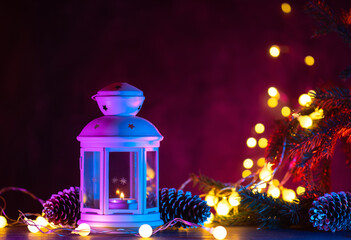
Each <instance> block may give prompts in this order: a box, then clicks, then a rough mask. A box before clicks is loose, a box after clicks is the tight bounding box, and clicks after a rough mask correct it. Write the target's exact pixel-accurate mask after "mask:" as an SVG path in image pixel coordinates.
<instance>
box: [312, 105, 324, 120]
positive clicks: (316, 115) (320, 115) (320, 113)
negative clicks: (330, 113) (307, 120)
mask: <svg viewBox="0 0 351 240" xmlns="http://www.w3.org/2000/svg"><path fill="white" fill-rule="evenodd" d="M310 117H311V118H312V119H313V120H319V119H322V118H324V111H323V109H318V108H317V109H315V110H314V112H313V113H311V114H310Z"/></svg>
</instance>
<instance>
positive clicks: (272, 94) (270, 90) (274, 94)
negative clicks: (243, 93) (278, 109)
mask: <svg viewBox="0 0 351 240" xmlns="http://www.w3.org/2000/svg"><path fill="white" fill-rule="evenodd" d="M268 95H269V96H270V97H275V98H276V97H278V96H279V92H278V89H276V88H275V87H270V88H268Z"/></svg>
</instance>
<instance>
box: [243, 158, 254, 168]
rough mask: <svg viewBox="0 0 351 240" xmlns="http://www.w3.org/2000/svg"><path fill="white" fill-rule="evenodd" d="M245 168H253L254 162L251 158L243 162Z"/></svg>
mask: <svg viewBox="0 0 351 240" xmlns="http://www.w3.org/2000/svg"><path fill="white" fill-rule="evenodd" d="M243 165H244V168H247V169H250V168H252V167H253V161H252V160H251V159H250V158H247V159H245V160H244V162H243Z"/></svg>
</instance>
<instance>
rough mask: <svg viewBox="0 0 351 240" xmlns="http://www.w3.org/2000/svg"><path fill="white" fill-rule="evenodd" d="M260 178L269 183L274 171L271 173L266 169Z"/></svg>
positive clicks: (263, 169)
mask: <svg viewBox="0 0 351 240" xmlns="http://www.w3.org/2000/svg"><path fill="white" fill-rule="evenodd" d="M259 177H260V179H261V180H262V181H265V182H267V181H269V180H271V179H272V177H273V176H272V171H270V170H269V169H267V168H266V167H264V168H262V169H261V171H260V174H259Z"/></svg>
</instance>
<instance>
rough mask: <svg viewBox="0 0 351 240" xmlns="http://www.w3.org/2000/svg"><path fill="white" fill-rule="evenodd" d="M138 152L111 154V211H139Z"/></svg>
mask: <svg viewBox="0 0 351 240" xmlns="http://www.w3.org/2000/svg"><path fill="white" fill-rule="evenodd" d="M137 161H138V154H137V153H136V152H109V209H138V202H137V189H136V187H137V183H136V181H137V175H136V174H137Z"/></svg>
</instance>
